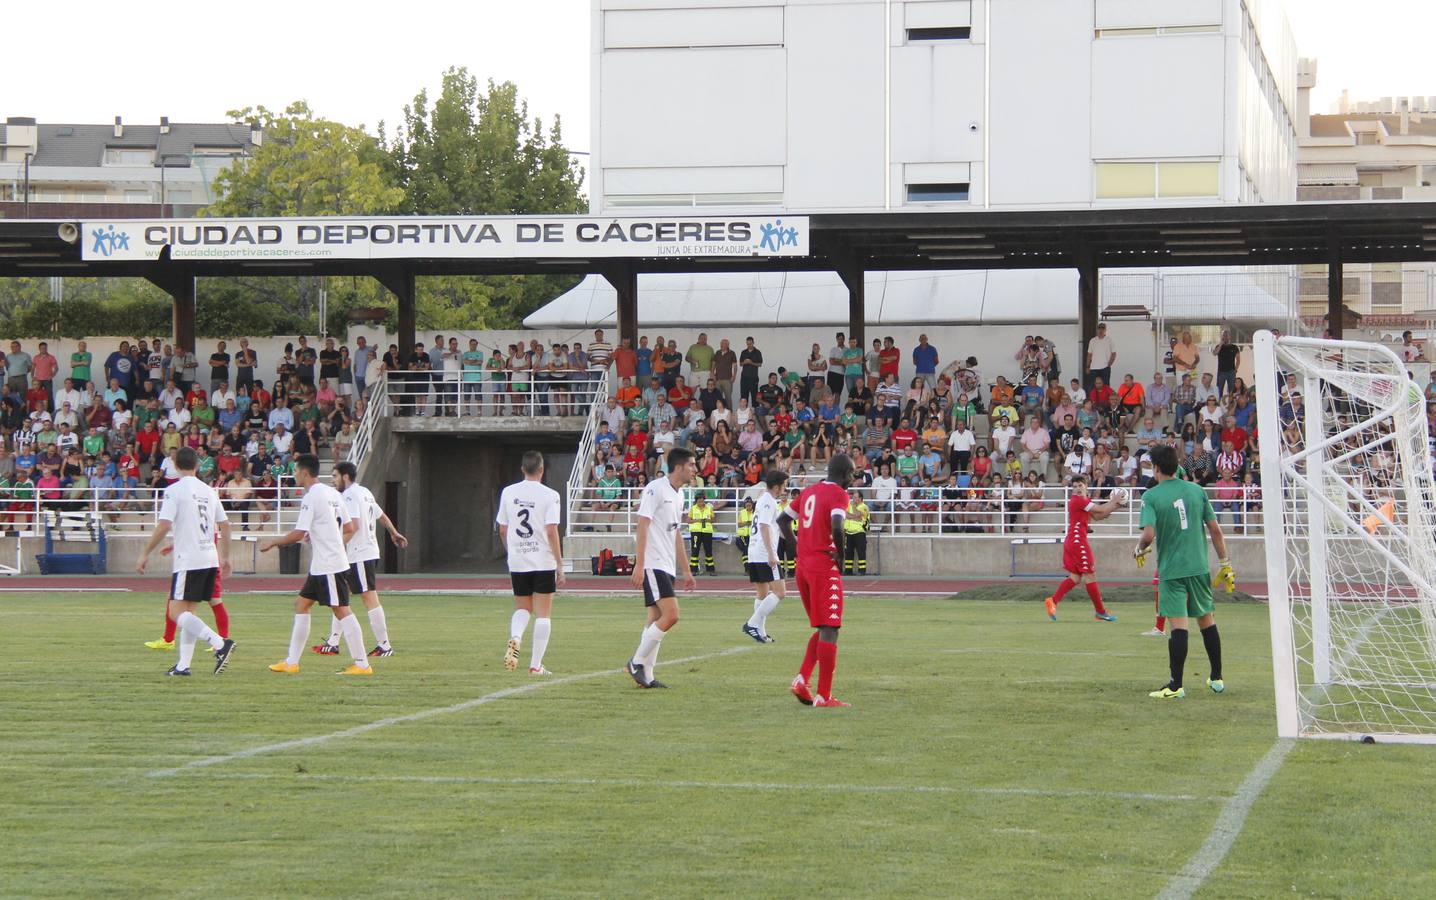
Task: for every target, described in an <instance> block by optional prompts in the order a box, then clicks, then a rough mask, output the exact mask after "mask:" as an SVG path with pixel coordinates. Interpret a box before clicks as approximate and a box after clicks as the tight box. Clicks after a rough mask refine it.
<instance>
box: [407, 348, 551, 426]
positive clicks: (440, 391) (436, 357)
mask: <svg viewBox="0 0 1436 900" xmlns="http://www.w3.org/2000/svg"><path fill="white" fill-rule="evenodd" d="M554 346H555V347H557V346H558V345H557V344H555V345H554ZM447 352H449V345H448V343H447V342H446V341H445V340H444V336H443V335H442V334H436V335H434V345H433V346H432V347H430V348H429V377H428V378H427V379H426V380H427V381H428V382H429V384H431V385H432V386H433V388H434V413H435V414H436V415H437V414H438V412H439V404H440V403H441V401H442V397H443V395H444V386H443V381H444V354H445V353H447ZM561 368H562V366H560V369H561Z"/></svg>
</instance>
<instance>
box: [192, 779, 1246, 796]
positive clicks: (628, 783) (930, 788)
mask: <svg viewBox="0 0 1436 900" xmlns="http://www.w3.org/2000/svg"><path fill="white" fill-rule="evenodd" d="M184 774H200V773H197V772H195V773H184ZM203 774H204V777H205V778H227V779H240V780H254V781H268V780H272V779H281V778H283V779H293V780H294V781H295V782H303V781H308V780H314V781H326V782H343V783H355V784H376V783H377V784H439V785H465V784H473V785H490V786H495V787H525V786H534V787H616V788H628V787H636V788H664V789H674V790H710V791H748V792H751V791H779V792H788V791H793V792H804V793H807V792H814V791H816V792H837V793H846V794H944V795H951V794H967V795H978V796H989V797H1042V798H1049V799H1050V798H1083V799H1099V800H1123V801H1131V800H1145V801H1150V802H1156V803H1176V802H1198V803H1201V802H1213V803H1214V802H1217V801H1219V800H1226V799H1228V798H1226V797H1198V796H1195V795H1191V794H1149V793H1142V792H1130V791H1095V790H1082V789H1078V788H1073V789H1062V788H1021V787H952V786H948V785H935V784H791V783H785V782H766V781H736V782H735V781H666V780H662V779H660V780H652V779H647V778H538V777H531V778H522V777H520V778H499V777H485V776H482V775H334V774H323V773H316V774H309V773H305V774H302V775H301V774H295V773H293V772H205V773H203Z"/></svg>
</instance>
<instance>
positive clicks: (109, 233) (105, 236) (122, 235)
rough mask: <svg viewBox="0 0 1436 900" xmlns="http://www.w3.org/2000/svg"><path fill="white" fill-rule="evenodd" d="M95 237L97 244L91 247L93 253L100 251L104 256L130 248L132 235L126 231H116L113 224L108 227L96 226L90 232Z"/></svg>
mask: <svg viewBox="0 0 1436 900" xmlns="http://www.w3.org/2000/svg"><path fill="white" fill-rule="evenodd" d="M90 236H91V237H93V238H94V239H95V246H93V247H91V248H90V252H91V253H99V254H102V255H104V256H110V255H112V254H113V253H114V252H115V251H116V250H128V249H130V235H129V232H126V231H116V230H115V226H113V225H111V226H109V228H107V229H99V228H96V229H95V230H94V231H92V232H90Z"/></svg>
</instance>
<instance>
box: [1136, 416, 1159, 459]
mask: <svg viewBox="0 0 1436 900" xmlns="http://www.w3.org/2000/svg"><path fill="white" fill-rule="evenodd" d="M1136 436H1137V450H1138V451H1139V452H1142V453H1146V452H1149V451H1150V450H1151V449H1152V448H1153V447H1155V446H1157V443H1158V442H1159V441H1160V440H1161V439H1162V432H1161V430H1160V429H1158V428H1157V421H1156V420H1155V419H1153V418H1152V417H1151V416H1147V417H1146V418H1144V419H1143V420H1142V426H1141V427H1140V428H1138V429H1137V435H1136Z"/></svg>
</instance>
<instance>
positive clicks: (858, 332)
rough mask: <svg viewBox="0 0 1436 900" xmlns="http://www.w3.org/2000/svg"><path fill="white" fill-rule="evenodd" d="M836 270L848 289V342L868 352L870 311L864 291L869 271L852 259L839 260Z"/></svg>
mask: <svg viewBox="0 0 1436 900" xmlns="http://www.w3.org/2000/svg"><path fill="white" fill-rule="evenodd" d="M836 269H837V273H838V277H839V278H841V279H842V280H843V284H844V285H845V286H847V289H848V342H849V343H850V344H856V345H857V346H858V347H861V348H863V349H864V352H866V348H867V333H866V325H867V318H868V315H867V312H868V311H867V295H866V294H865V293H864V289H865V282H866V279H867V271H866V270H864V269H863V265H862V263H861V262H858V261H857V260H856V259H855V258H852V257H848V258H844V259H839V260H838V263H837V266H836Z"/></svg>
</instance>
